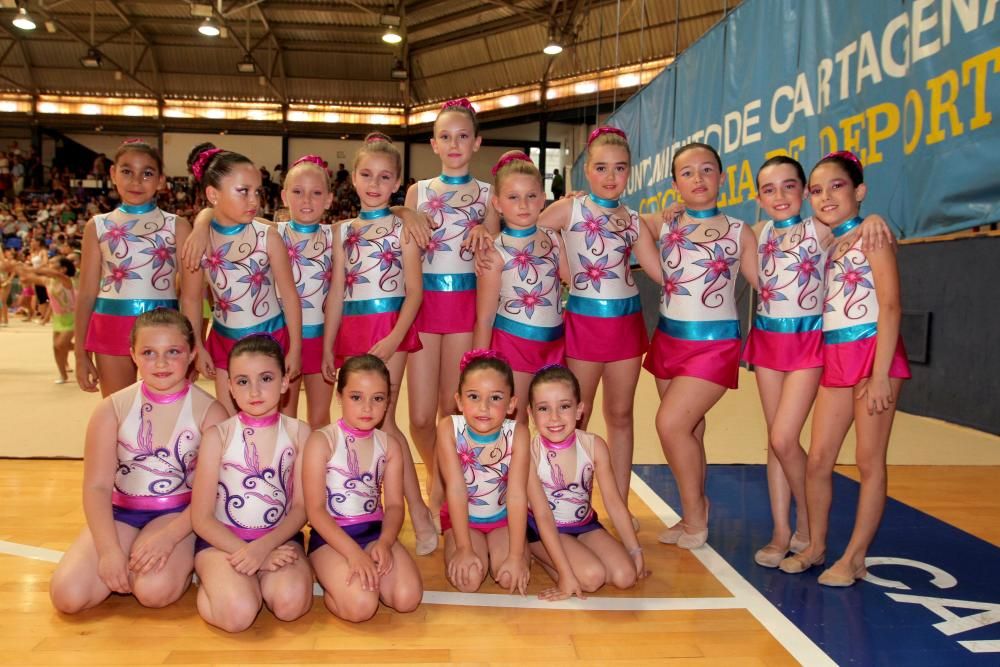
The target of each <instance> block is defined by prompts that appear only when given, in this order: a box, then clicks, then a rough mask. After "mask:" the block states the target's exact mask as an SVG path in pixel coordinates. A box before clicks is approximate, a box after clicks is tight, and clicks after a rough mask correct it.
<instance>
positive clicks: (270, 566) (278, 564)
mask: <svg viewBox="0 0 1000 667" xmlns="http://www.w3.org/2000/svg"><path fill="white" fill-rule="evenodd" d="M298 559H299V552H298V551H296V550H295V549H294V547H292V546H291V545H290V544H282V545H281V546H280V547H278V548H277V549H272V550H271V553H269V554H268V555H267V558H265V559H264V563H263V564H262V565H261V566H260V569H261V570H263V571H265V572H275V571H277V570H280V569H281V568H283V567H285V566H286V565H291V564H292V563H294V562H295V561H297V560H298Z"/></svg>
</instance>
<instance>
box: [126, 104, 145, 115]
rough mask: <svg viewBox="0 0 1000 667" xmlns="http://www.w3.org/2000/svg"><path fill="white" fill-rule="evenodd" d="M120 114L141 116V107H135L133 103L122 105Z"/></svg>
mask: <svg viewBox="0 0 1000 667" xmlns="http://www.w3.org/2000/svg"><path fill="white" fill-rule="evenodd" d="M122 114H123V115H125V116H141V115H142V107H137V106H135V105H134V104H127V105H125V106H124V107H122Z"/></svg>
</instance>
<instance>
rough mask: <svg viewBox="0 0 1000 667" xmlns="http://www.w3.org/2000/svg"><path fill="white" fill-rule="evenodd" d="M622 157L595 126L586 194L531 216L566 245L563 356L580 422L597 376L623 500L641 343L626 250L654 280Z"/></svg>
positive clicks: (615, 137)
mask: <svg viewBox="0 0 1000 667" xmlns="http://www.w3.org/2000/svg"><path fill="white" fill-rule="evenodd" d="M630 163H631V151H630V149H629V145H628V140H627V138H626V137H625V133H624V132H623V131H622V130H620V129H618V128H616V127H599V128H597V129H596V130H594V131H593V132H591V134H590V137H589V140H588V143H587V159H586V162H585V163H584V170H585V171H584V173H585V176H586V178H587V183H588V185H589V186H590V194H589V195H587V196H586V197H576V198H569V199H561V200H559V201H557V202H556V203H554V204H552V205H551V206H549V207H548V208H547V209H545V210H544V211H543V212H542V214H541V216H540V217H539V220H538V222H539V224H540V225H541V226H543V227H547V228H549V229H553V230H556V231H560V232H562V237H563V241H564V243H565V246H566V258H567V260H568V262H569V273H570V275H571V276H572V280H571V281H570V295H569V301H567V303H566V312H565V313H564V314H563V318H564V320H565V327H566V364H567V365H568V366H569V368H570V370H571V371H573V374H574V375H575V376H576V377H577V378H579V381H580V387H581V390H582V392H583V401H582V403H583V405H584V406H585V407H584V413H583V418H582V419H581V426H580V427H581V428H586V427H587V423H588V422H589V421H590V415H591V412H592V409H593V405H594V396H595V395H596V393H597V385H598V384H599V383H600V382H601V381H602V380H603V382H604V398H603V406H602V407H603V412H604V421H605V424H606V425H607V429H608V445H609V447H610V451H611V467H612V469H613V470H614V471H615V480H616V481H617V484H618V492H619V493H620V494H621V496H622V498H624V499H625V502H626V504H627V503H628V489H629V480H630V478H631V474H632V450H633V447H634V444H635V433H634V423H633V405H634V402H635V389H636V385H637V384H638V381H639V372H640V366H641V362H642V353H643V352H645V351H646V347H647V345H648V339H647V336H646V325H645V323H644V322H643V319H642V305H641V304H640V303H639V288H638V287H636V284H635V279H634V278H633V277H632V269H631V267H630V265H629V262H630V258H631V257H633V256H634V257H635V258H636V259H638V260H639V263H640V265H641V266H642V268H643V270H644V271H645V272H646V273H647V274H648V275H649V276H650V278H651V279H653V280H655V281H657V282H659V280H660V268H659V263H658V262H657V259H656V248H655V246H654V245H653V236H652V234H650V232H649V231H648V230H647V229H645V227H644V225H643V224H642V222H641V221H640V219H639V214H638V213H636V212H635V211H633V210H631V209H629V208H628V207H626V206H625V205H624V204H622V203H621V202H620V200H619V197H620V196H621V195H622V193H623V192H624V191H625V186H626V185H627V183H628V174H629V165H630Z"/></svg>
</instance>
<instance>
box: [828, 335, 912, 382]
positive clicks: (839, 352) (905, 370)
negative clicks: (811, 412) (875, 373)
mask: <svg viewBox="0 0 1000 667" xmlns="http://www.w3.org/2000/svg"><path fill="white" fill-rule="evenodd" d="M876 339H877V336H869V337H868V338H862V339H861V340H856V341H851V342H849V343H835V344H825V345H823V377H822V378H821V379H820V384H821V385H822V386H824V387H853V386H855V385H856V384H857V383H859V382H861V381H862V380H863V379H865V378H868V377H871V375H872V369H873V368H874V367H875V341H876ZM889 377H891V378H903V379H909V378H910V364H909V362H908V361H907V360H906V349H905V348H904V347H903V339H902V337H900V338H899V340H897V341H896V350H895V351H894V352H893V354H892V363H891V364H890V365H889Z"/></svg>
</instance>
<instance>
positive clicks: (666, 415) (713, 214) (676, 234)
mask: <svg viewBox="0 0 1000 667" xmlns="http://www.w3.org/2000/svg"><path fill="white" fill-rule="evenodd" d="M671 175H672V176H673V179H674V187H675V188H677V192H678V194H679V195H680V196H681V198H682V199H683V202H684V206H685V207H686V208H685V212H684V214H683V215H682V216H681V217H679V218H678V219H675V220H673V221H670V222H664V223H663V224H662V227H661V229H660V232H659V234H658V237H659V240H658V244H659V248H660V261H661V264H662V277H663V292H662V294H661V296H660V318H659V323H658V324H657V329H656V332H655V333H654V335H653V343H652V346H651V348H650V351H649V354H647V355H646V360H645V362H644V363H643V366H644V367H645V368H646V369H647V370H648V371H650V372H651V373H652V374H653V376H654V377H655V378H656V389H657V391H658V393H659V394H660V407H659V409H658V410H657V414H656V430H657V434H658V435H659V437H660V444H661V445H662V447H663V453H664V454H665V455H666V458H667V462H668V463H669V464H670V470H671V472H672V473H673V474H674V477H675V479H676V480H677V486H678V490H679V491H680V497H681V506H682V509H683V511H682V515H683V519H682V520H681V521H680V522H679V523H677V524H676V525H674V526H672V527H671V528H669V529H667V530H666V531H664V532H663V533H662V534H661V535H660V537H659V539H660V541H661V542H664V543H666V544H677V545H678V546H680V547H682V548H685V549H694V548H697V547H699V546H701V545H702V544H704V543H705V541H706V539H707V538H708V498H707V497H706V496H705V472H706V462H705V446H704V435H705V420H704V418H705V415H706V413H708V411H709V410H710V409H711V407H712V406H713V405H715V403H716V402H718V400H719V399H720V398H722V395H723V394H725V393H726V390H727V389H735V388H736V384H737V378H738V373H739V358H740V327H739V319H738V314H737V312H736V294H735V288H736V274H737V272H742V274H743V276H744V277H745V278H746V279H747V281H748V282H749V283H750V284H751V285H756V281H757V275H756V270H755V260H756V246H755V243H754V237H753V232H752V231H751V230H750V228H749V227H748V226H747V225H745V224H744V223H743V222H742V221H741V220H736V219H735V218H730V217H729V216H727V215H724V214H722V213H721V212H720V211H719V209H718V207H717V206H716V201H717V200H718V197H719V187H720V185H721V184H722V181H723V179H724V178H725V173H724V172H723V171H722V161H721V160H720V158H719V155H718V153H717V152H716V151H715V149H714V148H712V147H711V146H709V145H707V144H701V143H691V144H687V145H686V146H683V147H682V148H680V149H679V150H677V151H676V152H675V153H674V157H673V163H672V166H671Z"/></svg>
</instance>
